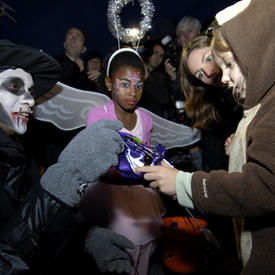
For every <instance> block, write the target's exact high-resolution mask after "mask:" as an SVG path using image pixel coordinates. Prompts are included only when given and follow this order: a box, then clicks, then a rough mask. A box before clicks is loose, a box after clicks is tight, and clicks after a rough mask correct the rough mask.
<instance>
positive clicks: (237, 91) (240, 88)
mask: <svg viewBox="0 0 275 275" xmlns="http://www.w3.org/2000/svg"><path fill="white" fill-rule="evenodd" d="M212 27H213V31H212V33H213V38H212V40H211V43H210V48H211V53H212V57H213V58H214V60H215V61H216V62H217V63H218V62H219V60H222V57H221V54H224V53H226V52H232V50H231V48H230V46H229V45H228V43H227V41H226V39H225V38H224V36H223V34H222V31H221V27H220V26H219V25H218V24H217V22H216V21H215V22H214V23H213V24H212ZM232 54H233V55H234V53H233V52H232ZM234 58H235V60H236V62H237V63H238V61H237V58H236V56H235V55H234ZM245 91H246V81H245V78H244V77H243V75H242V76H240V80H239V83H236V84H235V86H234V87H233V89H232V93H233V97H234V99H235V100H236V102H237V103H240V104H242V103H243V101H244V97H245Z"/></svg>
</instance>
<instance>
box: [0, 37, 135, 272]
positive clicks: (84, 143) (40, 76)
mask: <svg viewBox="0 0 275 275" xmlns="http://www.w3.org/2000/svg"><path fill="white" fill-rule="evenodd" d="M60 73H61V68H60V65H59V64H58V62H57V61H56V60H55V59H54V58H52V57H51V56H49V55H47V54H46V53H44V52H43V51H41V50H37V49H33V48H31V47H27V46H24V45H17V44H14V43H12V42H10V41H7V40H0V274H5V275H15V274H23V273H24V274H26V273H28V274H42V273H43V274H49V273H52V272H49V273H48V271H49V270H50V271H52V270H51V269H54V271H53V273H56V272H55V271H56V269H58V270H59V268H60V266H61V268H62V271H63V272H65V273H67V271H66V267H67V266H70V265H68V264H67V263H66V267H64V265H62V263H61V264H60V260H61V258H62V257H60V256H61V255H62V252H63V251H64V250H66V252H67V248H68V243H69V242H71V241H72V239H71V237H72V235H73V234H74V232H76V231H77V229H78V230H79V229H80V228H81V229H83V227H84V228H85V229H86V227H85V226H84V222H85V221H84V218H83V215H82V213H81V212H80V209H79V207H78V203H79V202H80V197H81V194H82V192H81V189H79V187H80V186H82V185H83V184H84V185H85V184H87V183H88V182H93V181H95V180H96V179H97V178H98V177H99V176H101V175H102V174H104V173H105V172H106V171H108V169H109V168H110V167H111V166H113V165H117V163H118V154H119V153H121V152H122V150H123V143H122V140H121V137H120V135H119V134H118V133H117V131H118V130H120V129H121V127H122V124H121V122H119V121H99V122H98V123H95V124H93V125H92V126H91V127H87V128H86V129H85V130H83V131H81V132H80V133H79V134H78V135H77V136H76V137H75V138H74V139H73V140H72V141H71V142H70V144H69V145H68V146H67V147H66V148H65V149H64V151H63V152H62V153H61V155H60V157H59V159H58V162H57V163H56V164H55V165H53V166H51V167H49V168H48V169H47V171H46V172H45V174H44V175H43V176H42V178H40V175H39V173H38V170H37V167H36V166H35V162H34V161H31V159H29V158H28V157H29V156H28V155H26V154H25V151H24V148H23V145H22V143H21V142H20V138H19V135H22V134H25V132H26V131H27V125H28V120H29V116H30V114H31V112H32V111H31V109H32V107H33V106H34V104H35V99H36V98H38V97H40V96H42V95H44V94H45V93H46V92H48V91H49V90H50V89H51V88H52V87H53V86H54V85H55V83H56V82H57V81H58V79H59V76H60ZM36 142H38V143H39V140H37V141H36ZM87 151H88V152H89V153H87ZM102 157H103V158H102ZM94 160H95V162H94ZM84 232H87V231H84ZM77 240H79V239H77ZM82 241H84V239H82ZM132 246H133V244H132V243H131V242H130V241H129V240H127V239H126V238H125V237H123V236H120V235H118V234H116V233H114V232H112V231H110V230H109V231H108V230H107V229H103V228H99V227H97V226H94V227H92V229H90V231H89V237H88V238H87V240H86V247H87V248H89V247H92V248H91V249H90V250H89V252H90V254H92V255H93V256H92V257H91V258H89V262H92V267H93V271H94V270H97V267H96V266H94V262H93V259H94V260H95V261H96V263H97V264H98V267H99V269H100V271H101V272H105V271H106V270H107V269H108V267H109V265H110V266H111V268H112V271H114V272H115V271H119V272H124V271H125V272H128V271H129V270H130V269H131V263H130V259H129V256H128V254H127V253H126V251H125V250H124V249H125V248H131V247H132ZM69 247H70V246H69ZM82 250H83V254H84V249H82ZM76 252H77V254H78V255H83V254H81V252H82V251H79V250H77V251H76V250H74V251H73V253H74V254H73V256H74V257H73V266H76V267H77V272H76V273H78V274H83V273H84V271H83V273H82V272H81V269H80V267H79V265H81V264H82V263H83V262H82V261H81V263H79V260H78V258H77V256H76V255H75V253H76ZM60 254H61V255H60ZM69 255H70V254H69ZM101 255H104V264H101V265H100V263H101V262H100V260H101V259H102V256H101ZM114 255H115V257H114ZM65 256H68V254H66V255H65ZM69 259H70V257H69ZM66 260H67V261H68V257H66ZM61 262H62V261H61ZM70 267H72V266H70ZM89 267H91V265H89ZM84 269H85V268H84ZM68 270H69V269H68ZM70 271H72V270H70ZM72 272H73V271H72ZM85 273H86V270H85ZM93 274H95V272H93Z"/></svg>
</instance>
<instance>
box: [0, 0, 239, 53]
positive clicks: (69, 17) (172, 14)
mask: <svg viewBox="0 0 275 275" xmlns="http://www.w3.org/2000/svg"><path fill="white" fill-rule="evenodd" d="M0 2H2V1H0ZM4 2H5V3H6V4H7V5H9V6H10V7H12V8H13V9H14V10H15V11H16V13H13V12H12V11H9V10H7V12H8V13H9V14H10V15H11V16H12V17H14V19H15V20H16V23H14V22H13V21H12V20H10V19H9V18H8V17H7V16H1V17H0V36H1V38H6V39H9V40H11V41H13V42H15V43H19V44H25V45H28V46H32V47H35V48H39V49H43V50H44V51H45V52H47V53H49V54H51V55H53V56H56V55H58V54H60V53H62V52H63V41H64V33H65V31H66V30H67V29H68V28H69V27H70V26H79V27H81V28H82V29H83V30H84V31H85V32H86V35H87V39H88V43H87V46H88V49H94V50H98V51H99V52H101V54H103V55H105V54H106V53H107V52H108V50H109V49H110V48H111V47H112V46H113V45H116V44H117V41H116V39H115V38H114V37H113V36H112V34H111V33H110V31H109V29H108V20H107V7H108V2H109V1H108V0H48V1H41V0H40V1H39V0H5V1H4ZM235 2H236V0H153V3H154V5H155V12H154V17H153V23H152V30H151V31H150V33H148V35H150V36H151V37H152V38H155V37H158V36H160V35H162V34H163V33H165V32H171V31H172V30H174V27H175V25H176V23H177V22H178V20H180V19H181V18H182V17H183V16H185V15H192V16H195V17H197V18H198V19H199V20H200V21H201V23H202V24H204V23H205V22H208V21H209V20H210V19H211V18H213V17H214V16H215V14H216V13H217V12H218V11H219V10H221V9H223V8H225V7H226V6H228V5H231V4H233V3H235ZM140 10H141V8H140V4H139V1H138V0H135V1H134V6H133V5H132V4H131V3H129V4H128V5H127V6H125V7H124V8H123V9H122V12H121V14H120V18H121V22H122V26H123V27H131V26H134V25H135V24H138V23H139V21H140V19H141V15H140Z"/></svg>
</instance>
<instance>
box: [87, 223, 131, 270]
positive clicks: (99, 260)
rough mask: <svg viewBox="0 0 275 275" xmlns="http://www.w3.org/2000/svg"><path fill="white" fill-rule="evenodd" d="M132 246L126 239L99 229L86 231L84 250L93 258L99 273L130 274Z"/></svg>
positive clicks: (94, 228)
mask: <svg viewBox="0 0 275 275" xmlns="http://www.w3.org/2000/svg"><path fill="white" fill-rule="evenodd" d="M134 247H135V246H134V244H133V243H132V242H131V241H129V240H128V239H127V238H126V237H124V236H121V235H119V234H116V233H114V232H113V231H111V230H109V229H105V228H100V227H96V226H95V227H93V228H91V229H90V230H89V231H88V234H87V237H86V242H85V250H86V251H87V252H88V253H89V254H91V255H92V256H93V258H94V259H95V261H96V264H97V266H98V268H99V270H100V271H101V272H106V271H108V272H117V273H128V274H129V273H130V272H131V271H132V268H133V267H132V265H131V260H130V257H129V254H128V253H127V251H126V250H125V249H126V248H128V249H133V248H134Z"/></svg>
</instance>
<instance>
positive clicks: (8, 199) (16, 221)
mask: <svg viewBox="0 0 275 275" xmlns="http://www.w3.org/2000/svg"><path fill="white" fill-rule="evenodd" d="M39 180H40V175H39V173H38V170H37V167H36V165H35V162H34V161H32V160H30V158H28V156H27V155H26V154H25V151H24V148H23V146H22V144H21V142H20V140H19V138H18V137H17V136H16V135H15V136H9V135H7V134H6V133H5V132H4V131H3V130H2V129H1V128H0V183H1V185H0V187H1V189H0V192H1V193H0V229H1V230H0V274H5V275H10V274H21V273H23V271H28V273H27V274H35V275H37V274H42V273H43V274H51V273H50V271H49V272H48V270H51V271H57V270H58V268H61V266H63V267H62V271H64V264H65V263H66V261H65V260H64V259H66V260H68V259H69V258H70V257H71V260H68V262H69V263H70V262H72V263H73V262H74V263H78V265H81V266H83V262H82V260H81V257H84V258H85V257H86V256H87V255H86V254H85V253H84V239H85V234H86V227H85V223H84V220H83V219H82V216H81V214H80V213H79V211H77V210H76V209H74V208H71V207H68V206H67V205H64V204H63V203H62V202H59V201H58V200H56V198H54V197H53V196H52V195H51V194H49V193H48V192H47V191H45V190H44V189H43V188H42V187H40V183H39ZM80 234H82V235H80ZM74 240H77V243H76V242H75V243H73V244H71V243H72V242H74ZM81 241H82V243H81ZM78 243H79V244H78ZM67 249H69V251H68V252H66V254H65V252H64V251H65V250H67ZM75 251H77V255H75ZM72 252H73V253H74V255H73V253H72ZM33 255H35V257H33ZM80 255H81V256H80ZM72 259H73V261H72ZM80 260H81V263H82V264H79V261H80ZM62 261H63V265H62V264H60V263H59V262H62ZM89 261H90V262H93V260H92V259H91V258H89ZM72 266H73V265H68V264H66V267H68V271H69V267H72ZM66 267H65V268H66ZM78 271H80V270H79V268H78ZM24 274H25V273H24ZM79 274H81V273H79Z"/></svg>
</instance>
